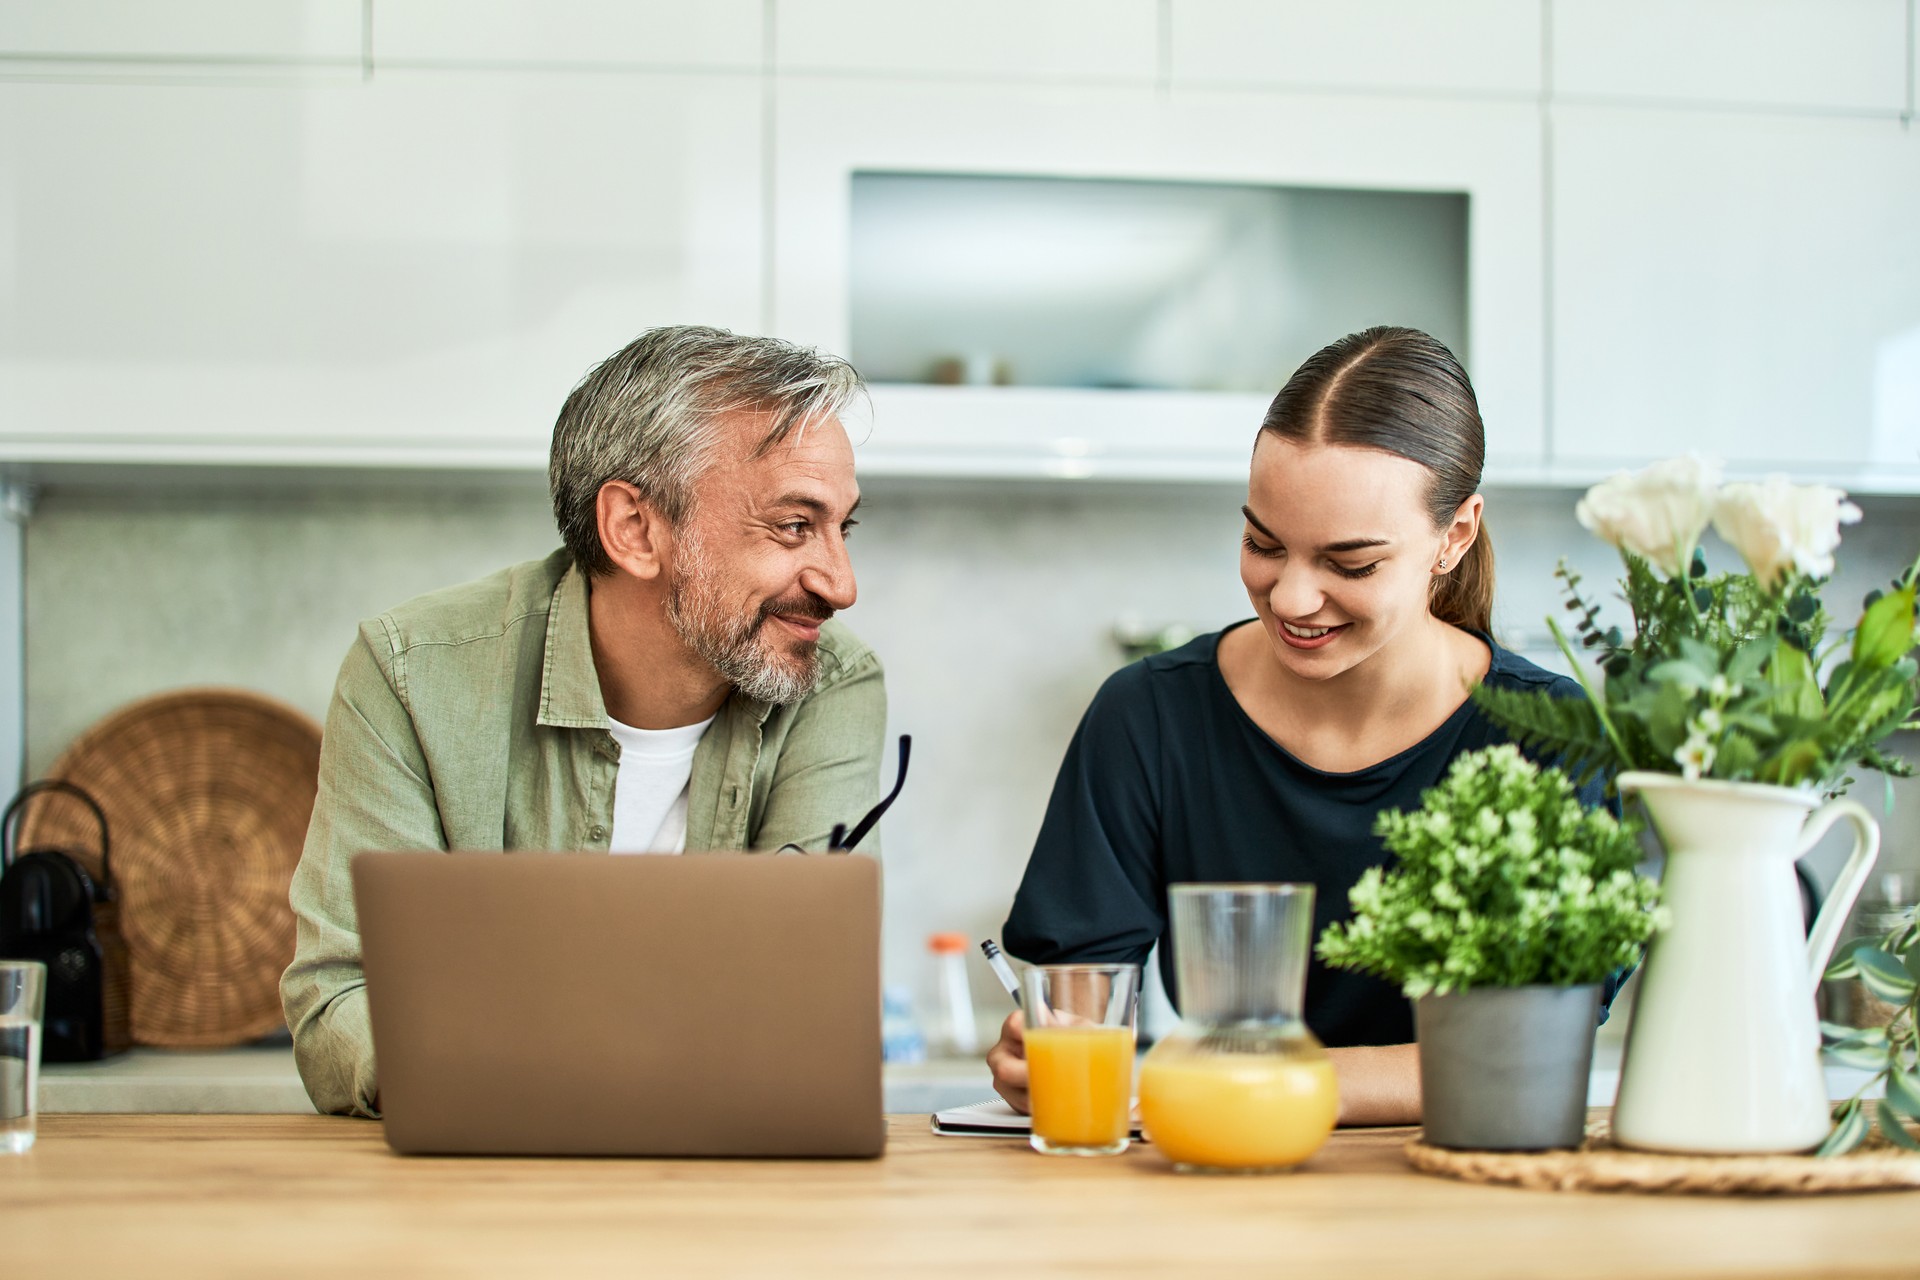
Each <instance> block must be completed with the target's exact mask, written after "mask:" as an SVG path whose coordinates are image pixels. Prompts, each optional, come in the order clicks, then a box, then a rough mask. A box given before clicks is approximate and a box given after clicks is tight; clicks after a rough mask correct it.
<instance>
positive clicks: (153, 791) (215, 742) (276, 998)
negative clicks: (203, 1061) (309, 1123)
mask: <svg viewBox="0 0 1920 1280" xmlns="http://www.w3.org/2000/svg"><path fill="white" fill-rule="evenodd" d="M319 768H320V728H319V726H318V725H316V724H315V723H314V722H313V721H312V720H311V719H309V718H308V717H307V716H305V715H302V714H301V713H300V712H298V711H295V710H294V709H293V708H291V707H288V706H284V705H282V704H281V703H278V702H275V701H273V700H272V699H270V698H265V697H262V696H260V695H259V694H255V693H248V692H246V691H244V690H238V689H187V690H182V691H179V692H176V693H167V694H162V695H160V696H158V697H154V698H148V699H145V700H144V701H141V702H136V703H133V704H132V705H130V706H127V707H123V708H122V709H121V710H119V711H117V712H115V713H114V714H113V715H111V716H109V717H107V718H106V719H105V720H102V721H101V722H100V723H98V724H96V725H95V726H93V727H92V728H91V729H89V730H87V732H86V733H84V734H82V735H81V736H80V737H79V738H78V739H77V740H76V741H75V742H74V743H73V745H72V746H70V747H68V748H67V750H66V752H65V753H64V754H62V755H61V757H60V758H59V759H58V760H57V761H55V762H54V764H53V767H52V768H51V769H49V770H48V776H50V777H56V778H65V779H67V780H69V781H71V782H75V783H78V784H79V785H80V786H82V787H84V788H86V790H88V791H89V792H91V793H92V794H93V796H94V797H95V798H96V799H97V800H99V802H100V805H101V808H103V809H104V810H105V811H106V815H107V821H108V822H109V824H110V825H111V827H112V834H113V873H114V878H115V880H116V881H117V882H118V884H119V887H120V906H121V924H122V928H123V929H124V930H125V933H126V939H127V947H128V950H129V951H130V953H131V960H132V986H133V991H132V1022H133V1038H134V1040H135V1041H136V1042H138V1043H140V1044H148V1045H162V1046H167V1047H172V1048H190V1047H207V1046H214V1045H230V1044H240V1043H243V1042H245V1041H248V1040H253V1039H257V1038H258V1037H260V1036H262V1035H265V1034H266V1033H268V1032H270V1031H273V1030H274V1029H276V1028H278V1027H279V1026H281V1025H282V1021H283V1017H282V1014H281V1011H280V992H279V983H280V974H281V973H282V971H284V970H285V969H286V967H287V963H288V961H290V960H291V959H292V958H293V929H294V925H293V911H292V908H291V907H289V906H288V904H287V886H288V883H289V881H290V880H291V879H292V876H293V868H294V865H295V864H296V863H297V862H298V861H299V859H300V847H301V845H302V843H303V842H304V840H305V838H306V831H307V820H308V818H309V817H311V816H312V813H313V798H314V792H315V789H316V785H317V780H318V777H319ZM20 845H21V847H22V848H31V847H33V846H35V845H59V846H63V847H67V848H76V849H80V850H88V851H91V850H92V849H93V848H94V846H95V835H94V831H93V824H92V820H91V819H90V818H89V817H88V816H87V814H86V811H85V809H84V808H83V807H82V806H81V805H80V804H79V803H78V802H77V801H75V800H72V799H69V798H66V797H62V796H58V795H49V796H45V797H42V798H38V799H36V800H34V801H32V802H31V803H30V805H29V807H28V808H27V810H26V813H25V816H24V818H23V819H22V821H21V824H20ZM83 861H88V862H89V863H92V862H94V861H96V860H94V859H85V858H83ZM88 869H89V870H90V871H93V872H95V873H96V874H97V873H98V871H99V868H98V866H97V865H89V868H88Z"/></svg>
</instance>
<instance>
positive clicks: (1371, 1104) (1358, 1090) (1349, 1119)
mask: <svg viewBox="0 0 1920 1280" xmlns="http://www.w3.org/2000/svg"><path fill="white" fill-rule="evenodd" d="M1327 1052H1328V1054H1329V1055H1331V1056H1332V1058H1333V1069H1334V1071H1335V1072H1336V1073H1337V1074H1338V1075H1339V1077H1340V1123H1341V1124H1343V1125H1389V1124H1419V1123H1420V1055H1419V1047H1418V1046H1417V1045H1411V1044H1381V1045H1354V1046H1352V1047H1349V1048H1345V1049H1329V1050H1327Z"/></svg>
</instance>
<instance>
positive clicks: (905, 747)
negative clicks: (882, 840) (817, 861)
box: [827, 733, 913, 853]
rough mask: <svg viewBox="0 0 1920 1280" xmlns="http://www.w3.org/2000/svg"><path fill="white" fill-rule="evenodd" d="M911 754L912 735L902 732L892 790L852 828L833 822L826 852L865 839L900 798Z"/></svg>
mask: <svg viewBox="0 0 1920 1280" xmlns="http://www.w3.org/2000/svg"><path fill="white" fill-rule="evenodd" d="M912 754H913V735H912V734H910V733H903V734H901V735H900V764H899V766H898V767H897V768H895V769H894V771H893V790H891V791H889V792H887V794H886V795H884V796H882V797H881V799H880V803H879V804H877V805H875V806H873V808H871V809H869V810H867V816H866V817H864V818H862V819H860V821H858V822H856V823H854V824H853V830H851V831H849V830H847V826H846V824H845V823H843V822H836V823H834V824H833V834H832V835H831V836H829V837H828V838H827V852H828V853H839V852H842V851H845V850H849V849H852V848H853V846H855V845H857V844H859V843H860V842H861V841H862V840H864V839H866V835H867V832H869V831H871V830H873V828H874V824H876V823H877V822H879V821H880V815H881V814H883V813H885V812H886V811H887V810H888V809H889V808H891V807H892V806H893V802H894V801H895V800H898V799H899V798H900V788H902V787H904V786H906V785H907V759H908V757H910V756H911V755H912Z"/></svg>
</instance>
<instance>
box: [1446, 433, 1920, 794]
mask: <svg viewBox="0 0 1920 1280" xmlns="http://www.w3.org/2000/svg"><path fill="white" fill-rule="evenodd" d="M1663 468H1664V470H1663ZM1844 499H1845V495H1844V494H1842V493H1841V492H1840V491H1839V490H1837V489H1829V488H1825V487H1823V486H1813V485H1809V486H1797V485H1789V484H1786V482H1784V481H1770V482H1768V483H1767V484H1764V485H1726V486H1720V485H1719V484H1718V480H1717V476H1716V475H1715V474H1714V472H1713V470H1712V469H1711V468H1710V467H1708V466H1707V465H1706V464H1702V463H1699V462H1696V461H1693V460H1687V459H1676V460H1674V461H1672V462H1669V463H1662V464H1659V465H1658V466H1656V467H1653V468H1649V469H1648V470H1647V471H1645V472H1642V473H1639V474H1638V475H1635V476H1623V477H1619V478H1617V479H1616V480H1613V481H1609V482H1607V483H1606V484H1603V485H1598V486H1595V488H1594V489H1593V490H1592V491H1590V492H1589V493H1588V495H1587V497H1586V498H1585V499H1583V500H1582V502H1581V504H1580V507H1579V508H1578V512H1579V515H1580V518H1581V521H1582V523H1584V524H1586V525H1587V526H1588V527H1589V528H1591V529H1593V530H1594V531H1595V532H1596V533H1598V534H1599V535H1600V536H1601V537H1603V538H1605V539H1606V540H1607V541H1609V542H1612V543H1613V544H1614V545H1615V546H1617V547H1618V548H1619V549H1620V554H1621V558H1622V560H1623V561H1624V562H1625V565H1626V576H1625V579H1624V581H1623V583H1622V588H1623V590H1622V594H1623V596H1624V598H1625V600H1626V603H1627V606H1628V608H1629V609H1630V610H1631V612H1632V615H1633V616H1632V629H1631V631H1630V632H1623V631H1622V630H1621V628H1620V627H1618V626H1608V625H1607V624H1606V623H1605V622H1604V621H1603V619H1602V618H1601V615H1600V610H1599V608H1598V607H1597V606H1596V605H1595V604H1594V603H1593V602H1592V600H1591V599H1590V598H1589V596H1588V595H1587V594H1586V592H1585V591H1584V590H1583V589H1582V582H1581V579H1580V576H1579V575H1578V574H1576V573H1574V572H1573V571H1572V570H1571V569H1569V568H1568V567H1567V566H1566V564H1565V563H1564V562H1562V564H1561V566H1560V569H1559V571H1558V573H1557V576H1558V577H1559V579H1560V581H1561V583H1562V584H1563V588H1564V592H1565V595H1566V608H1567V611H1568V612H1569V613H1570V614H1571V615H1572V628H1573V633H1574V634H1573V638H1572V639H1570V638H1569V637H1568V635H1567V633H1566V632H1565V631H1564V630H1563V629H1562V628H1561V626H1560V624H1559V622H1558V621H1556V620H1554V619H1549V620H1548V625H1549V627H1551V629H1552V631H1553V634H1554V638H1555V640H1557V641H1558V642H1559V644H1560V647H1561V650H1562V652H1563V653H1564V654H1565V655H1566V657H1567V659H1568V661H1569V663H1570V664H1571V665H1572V666H1573V668H1574V669H1575V671H1576V672H1577V673H1579V676H1580V680H1581V682H1582V684H1583V685H1584V686H1585V688H1586V691H1587V695H1588V696H1587V698H1586V699H1584V700H1581V699H1565V698H1554V697H1552V696H1551V695H1549V694H1547V693H1546V692H1544V691H1526V692H1522V691H1515V690H1503V689H1491V688H1485V687H1482V688H1481V689H1479V690H1477V691H1476V692H1475V694H1474V697H1475V699H1476V701H1478V703H1479V704H1480V706H1481V707H1482V708H1483V709H1484V710H1485V711H1486V713H1487V714H1488V716H1489V717H1491V718H1492V719H1493V720H1494V721H1495V722H1496V723H1498V724H1501V725H1502V726H1504V727H1505V728H1506V729H1507V730H1508V731H1509V732H1510V733H1511V734H1513V735H1514V737H1515V738H1516V739H1517V740H1519V741H1520V742H1522V743H1524V744H1526V745H1528V746H1530V747H1534V748H1537V749H1539V750H1542V751H1547V752H1551V753H1553V754H1555V755H1556V756H1557V757H1558V758H1559V759H1561V760H1562V761H1564V762H1565V763H1566V764H1567V766H1568V767H1569V769H1570V770H1571V771H1572V772H1573V773H1574V775H1575V777H1576V778H1577V779H1578V780H1581V781H1584V780H1586V779H1587V778H1590V777H1592V776H1593V775H1594V774H1595V773H1597V772H1601V771H1606V772H1617V771H1622V770H1629V769H1639V770H1649V771H1653V772H1659V773H1679V774H1682V775H1683V776H1685V777H1688V778H1718V779H1725V780H1729V781H1736V780H1737V781H1750V782H1763V783H1774V784H1777V785H1781V786H1789V787H1799V786H1811V787H1817V788H1820V789H1823V790H1838V789H1840V788H1843V787H1844V786H1845V785H1846V784H1847V783H1848V782H1850V781H1851V779H1850V778H1848V777H1846V773H1847V770H1849V769H1850V768H1852V767H1854V766H1856V765H1865V766H1867V767H1869V768H1873V769H1878V770H1880V771H1882V772H1883V773H1886V774H1889V775H1894V776H1908V775H1910V774H1911V773H1912V772H1913V770H1912V766H1910V765H1909V764H1908V763H1907V762H1906V761H1905V760H1902V759H1900V758H1899V757H1897V756H1893V755H1890V754H1888V753H1886V752H1884V751H1882V750H1881V749H1880V745H1879V744H1880V743H1881V742H1882V741H1884V740H1885V739H1886V737H1887V736H1888V735H1889V734H1892V733H1893V732H1894V731H1895V730H1898V729H1902V728H1920V720H1917V719H1916V718H1915V715H1914V707H1915V694H1916V689H1920V680H1917V679H1916V673H1920V665H1917V664H1916V663H1915V661H1914V656H1913V650H1914V646H1915V643H1916V641H1917V640H1920V637H1917V636H1916V633H1915V605H1914V601H1915V594H1916V592H1915V587H1916V577H1917V576H1920V564H1916V565H1915V566H1913V567H1911V568H1909V569H1908V570H1907V571H1906V572H1905V573H1904V574H1902V575H1901V576H1900V577H1899V578H1897V579H1896V580H1895V581H1894V582H1893V584H1892V587H1891V588H1890V589H1889V590H1886V591H1876V592H1874V593H1873V594H1872V595H1870V596H1868V597H1867V600H1866V602H1865V611H1864V613H1863V615H1862V617H1861V619H1860V623H1859V625H1858V626H1857V627H1855V628H1854V630H1853V632H1852V634H1851V636H1850V637H1843V638H1841V639H1839V640H1836V641H1833V642H1831V643H1829V642H1828V641H1827V639H1826V630H1827V625H1828V615H1827V611H1826V608H1825V606H1824V605H1823V604H1822V602H1821V600H1820V595H1819V588H1820V586H1821V584H1822V583H1823V582H1824V580H1825V578H1826V576H1827V575H1828V574H1830V573H1831V572H1832V569H1833V559H1832V551H1833V549H1834V548H1835V547H1836V546H1837V545H1838V543H1839V526H1840V524H1842V523H1845V522H1848V521H1850V520H1857V519H1858V518H1859V510H1858V509H1857V508H1855V507H1853V505H1852V504H1851V503H1848V502H1846V501H1845V500H1844ZM1709 519H1711V520H1712V521H1713V523H1714V524H1715V527H1716V528H1718V529H1719V530H1720V532H1721V533H1722V534H1723V535H1724V536H1726V537H1727V538H1728V540H1729V541H1731V542H1733V543H1734V545H1735V546H1736V547H1737V548H1739V550H1740V551H1741V554H1742V556H1743V558H1745V559H1746V561H1747V571H1746V572H1720V573H1714V572H1710V571H1709V569H1708V566H1707V561H1706V557H1705V555H1704V554H1703V553H1702V552H1701V551H1700V549H1699V546H1698V542H1699V537H1700V535H1701V533H1702V532H1704V530H1705V527H1706V524H1707V522H1708V520H1709ZM1576 640H1577V642H1578V645H1577V647H1576V644H1575V641H1576ZM1579 650H1585V651H1586V652H1587V653H1588V654H1591V655H1594V656H1596V657H1597V658H1598V659H1599V662H1600V666H1601V670H1602V671H1603V672H1604V675H1605V679H1604V681H1603V682H1602V684H1601V685H1600V687H1597V688H1596V687H1595V685H1594V682H1593V681H1592V680H1590V679H1589V678H1588V677H1587V675H1586V673H1585V670H1584V668H1583V665H1582V663H1581V661H1580V658H1579V657H1578V652H1579Z"/></svg>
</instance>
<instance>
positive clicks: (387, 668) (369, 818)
mask: <svg viewBox="0 0 1920 1280" xmlns="http://www.w3.org/2000/svg"><path fill="white" fill-rule="evenodd" d="M402 663H403V657H402V655H400V654H398V653H397V652H396V650H395V647H394V645H393V644H392V641H391V639H390V637H389V635H388V633H387V630H386V628H385V626H384V624H383V623H381V622H379V621H375V622H369V623H367V624H365V625H363V626H362V627H361V629H360V637H359V639H358V641H357V642H356V643H355V644H354V646H353V648H352V649H351V650H350V651H349V652H348V654H347V657H346V661H345V662H344V663H342V664H341V667H340V677H339V680H338V681H337V682H336V683H335V685H334V691H333V701H332V703H331V704H330V705H329V707H328V709H327V723H326V731H325V736H324V737H323V739H322V741H321V746H320V787H319V792H318V794H317V795H316V796H315V798H314V805H313V820H312V822H311V823H310V824H309V825H308V827H307V841H306V845H305V847H304V848H303V849H302V851H301V854H300V865H299V866H298V867H297V868H296V869H295V871H294V874H293V886H292V890H291V893H290V898H291V900H292V904H293V912H294V918H295V922H296V935H295V944H294V954H293V963H292V964H291V965H289V966H288V967H287V971H286V973H285V975H284V976H283V977H282V978H281V980H280V999H281V1003H282V1004H283V1005H284V1006H285V1009H286V1014H287V1026H288V1027H289V1028H290V1029H291V1031H292V1033H293V1053H294V1061H295V1062H296V1063H297V1065H298V1066H299V1068H300V1078H301V1079H302V1080H303V1081H304V1082H305V1084H306V1086H307V1093H308V1095H309V1096H310V1097H311V1098H312V1099H313V1104H314V1106H315V1107H316V1108H317V1109H318V1110H320V1111H322V1112H328V1113H340V1114H358V1115H367V1116H377V1115H378V1114H379V1111H378V1099H379V1081H378V1078H377V1076H376V1074H375V1069H374V1059H373V1028H372V1024H371V1023H370V1022H369V1020H368V1017H367V993H366V976H365V974H364V972H363V971H362V969H361V963H360V930H359V922H358V918H357V916H356V915H355V912H354V905H353V879H352V876H351V874H350V870H351V868H350V864H351V861H352V859H353V856H354V855H355V854H357V853H361V852H364V851H367V850H371V849H441V850H444V849H445V848H446V847H447V844H446V836H445V834H444V832H443V830H442V826H441V822H440V813H439V808H438V806H437V803H436V800H435V796H434V789H433V785H432V783H431V782H430V781H429V777H430V774H429V771H428V768H427V763H426V757H425V755H424V754H423V753H422V751H421V749H420V742H419V739H418V737H417V735H416V733H415V731H414V726H413V719H412V716H411V715H410V714H409V712H408V711H407V707H406V704H405V700H404V697H403V693H402V690H403V689H404V687H405V684H404V667H403V665H402Z"/></svg>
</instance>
